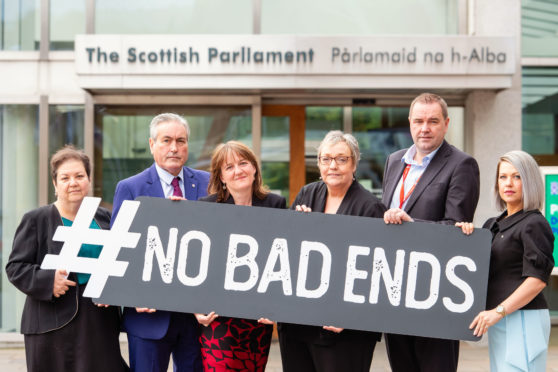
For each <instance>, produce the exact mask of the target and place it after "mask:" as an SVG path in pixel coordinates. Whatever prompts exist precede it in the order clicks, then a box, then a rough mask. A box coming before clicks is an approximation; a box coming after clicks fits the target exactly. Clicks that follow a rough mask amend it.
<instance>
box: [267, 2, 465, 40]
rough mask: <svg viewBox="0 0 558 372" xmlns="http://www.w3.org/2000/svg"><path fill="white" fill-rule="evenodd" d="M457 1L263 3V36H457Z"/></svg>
mask: <svg viewBox="0 0 558 372" xmlns="http://www.w3.org/2000/svg"><path fill="white" fill-rule="evenodd" d="M457 5H458V0H429V1H370V0H351V1H338V0H321V1H299V0H282V1H262V16H261V17H262V34H313V35H316V34H317V35H339V34H346V35H347V34H350V35H374V34H382V35H386V34H395V35H397V34H399V35H401V34H423V35H424V34H441V35H444V34H456V33H457V32H458V30H457V25H458V23H459V22H458V10H457Z"/></svg>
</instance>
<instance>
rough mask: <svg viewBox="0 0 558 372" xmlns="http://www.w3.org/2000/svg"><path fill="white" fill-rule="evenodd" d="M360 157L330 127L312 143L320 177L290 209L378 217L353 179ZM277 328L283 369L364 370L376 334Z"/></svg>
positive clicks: (377, 204) (378, 209) (380, 211)
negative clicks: (315, 151)
mask: <svg viewBox="0 0 558 372" xmlns="http://www.w3.org/2000/svg"><path fill="white" fill-rule="evenodd" d="M359 159H360V150H359V148H358V142H357V140H356V138H355V137H353V136H352V135H351V134H347V133H343V132H341V131H338V130H337V131H331V132H329V133H328V134H327V135H326V136H325V138H324V139H323V140H322V142H321V144H320V146H319V147H318V167H319V169H320V175H321V177H320V179H321V180H320V181H318V182H314V183H310V184H308V185H306V186H304V187H303V188H302V189H301V190H300V192H299V193H298V195H297V197H296V199H295V201H294V202H293V204H292V205H291V209H296V210H297V211H301V212H321V213H328V214H344V215H351V216H365V217H375V218H383V216H384V212H385V211H386V208H385V207H384V205H383V204H382V202H381V201H380V200H378V199H377V198H376V197H375V196H374V195H372V193H370V192H369V191H368V190H366V189H365V188H364V187H362V186H361V185H360V184H359V183H358V181H357V180H356V179H355V172H356V167H357V164H358V161H359ZM278 328H279V345H280V348H281V360H282V363H283V370H284V371H285V372H298V371H300V372H307V371H320V372H322V371H324V372H329V371H331V372H334V371H354V372H358V371H362V372H368V371H370V365H371V363H372V355H373V354H374V348H375V346H376V342H377V341H379V340H380V334H379V333H376V332H365V331H357V330H350V329H345V330H344V329H342V328H338V327H334V326H324V327H315V326H304V325H297V324H286V323H282V324H279V325H278Z"/></svg>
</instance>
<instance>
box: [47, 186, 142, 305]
mask: <svg viewBox="0 0 558 372" xmlns="http://www.w3.org/2000/svg"><path fill="white" fill-rule="evenodd" d="M100 202H101V198H91V197H86V198H84V199H83V201H82V202H81V206H80V208H79V211H78V213H77V215H76V218H75V221H74V222H73V224H72V226H58V228H57V229H56V232H55V233H54V236H53V238H52V240H55V241H60V242H64V245H63V246H62V249H61V250H60V254H59V255H55V254H47V255H46V256H45V258H44V260H43V263H42V264H41V269H54V270H56V269H66V271H68V274H69V273H70V272H78V273H84V274H91V277H90V278H89V282H88V283H87V287H86V288H85V292H84V293H83V295H84V296H85V297H93V298H97V297H99V296H101V293H102V292H103V289H104V287H105V284H106V282H107V280H108V278H109V276H119V277H122V276H124V273H125V272H126V268H127V267H128V262H124V261H117V260H116V258H117V257H118V253H119V252H120V248H122V247H125V248H135V247H136V245H137V244H138V240H139V238H140V235H141V234H139V233H131V232H128V229H129V228H130V225H131V224H132V221H133V219H134V216H135V215H136V212H137V210H138V208H139V204H140V203H139V202H137V201H130V200H126V201H124V203H122V207H121V208H120V211H119V212H118V216H117V217H116V220H115V221H114V224H113V225H112V228H111V229H110V230H99V229H90V228H89V226H90V225H91V221H92V220H93V217H95V212H96V211H97V208H98V207H99V203H100ZM82 244H95V245H102V246H103V249H102V250H101V254H100V255H99V258H91V257H78V253H79V250H80V248H81V245H82Z"/></svg>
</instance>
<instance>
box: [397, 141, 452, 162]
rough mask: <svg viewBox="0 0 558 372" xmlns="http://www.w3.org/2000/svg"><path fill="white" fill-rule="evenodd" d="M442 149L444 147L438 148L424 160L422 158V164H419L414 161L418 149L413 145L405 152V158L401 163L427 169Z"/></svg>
mask: <svg viewBox="0 0 558 372" xmlns="http://www.w3.org/2000/svg"><path fill="white" fill-rule="evenodd" d="M440 147H442V145H440V146H438V148H436V150H434V151H432V152H431V153H430V154H428V155H426V156H425V157H424V158H422V164H419V163H417V161H416V160H415V159H413V158H414V157H415V155H416V153H417V147H416V146H415V145H414V144H413V145H412V146H411V147H409V149H408V150H407V151H406V152H405V155H403V157H402V158H401V162H402V163H405V164H411V165H416V166H419V167H427V166H428V164H430V162H431V161H432V159H433V158H434V156H435V155H436V153H437V152H438V150H440Z"/></svg>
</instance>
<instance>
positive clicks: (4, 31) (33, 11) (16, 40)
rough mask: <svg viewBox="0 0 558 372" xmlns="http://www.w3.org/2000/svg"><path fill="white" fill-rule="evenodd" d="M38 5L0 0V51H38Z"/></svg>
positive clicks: (33, 1)
mask: <svg viewBox="0 0 558 372" xmlns="http://www.w3.org/2000/svg"><path fill="white" fill-rule="evenodd" d="M40 4H41V3H40V1H39V0H0V50H39V41H40V29H41V27H40V21H41V19H40Z"/></svg>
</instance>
